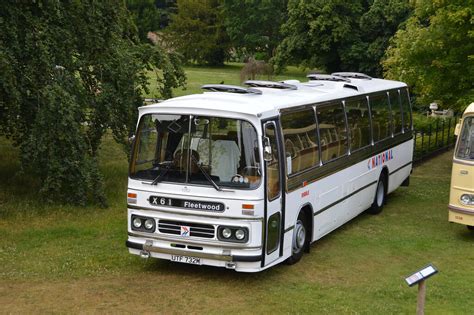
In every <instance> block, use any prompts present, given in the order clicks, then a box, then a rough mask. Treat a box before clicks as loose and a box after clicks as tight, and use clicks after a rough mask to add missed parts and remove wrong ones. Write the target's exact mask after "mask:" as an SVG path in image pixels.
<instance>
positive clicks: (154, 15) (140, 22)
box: [126, 0, 176, 41]
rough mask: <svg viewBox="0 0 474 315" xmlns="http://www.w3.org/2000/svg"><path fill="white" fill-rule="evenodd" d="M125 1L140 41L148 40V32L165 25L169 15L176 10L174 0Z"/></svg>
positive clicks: (160, 28)
mask: <svg viewBox="0 0 474 315" xmlns="http://www.w3.org/2000/svg"><path fill="white" fill-rule="evenodd" d="M126 3H127V9H128V10H129V11H130V12H131V14H132V16H133V20H134V22H135V25H136V26H137V28H138V36H139V37H140V39H141V40H142V41H148V39H147V34H148V32H155V31H159V30H162V29H164V28H165V27H167V26H168V24H169V22H170V15H171V14H173V13H175V12H176V0H126Z"/></svg>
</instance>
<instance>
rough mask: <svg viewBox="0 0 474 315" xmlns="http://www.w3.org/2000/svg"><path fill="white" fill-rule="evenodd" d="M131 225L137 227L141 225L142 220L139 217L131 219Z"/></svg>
mask: <svg viewBox="0 0 474 315" xmlns="http://www.w3.org/2000/svg"><path fill="white" fill-rule="evenodd" d="M132 222H133V226H134V227H136V228H137V229H138V228H139V227H141V226H142V220H141V219H140V218H135V219H133V221H132Z"/></svg>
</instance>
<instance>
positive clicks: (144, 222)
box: [131, 215, 156, 233]
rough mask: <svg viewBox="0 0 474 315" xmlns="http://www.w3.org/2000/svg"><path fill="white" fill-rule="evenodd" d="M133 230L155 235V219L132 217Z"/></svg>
mask: <svg viewBox="0 0 474 315" xmlns="http://www.w3.org/2000/svg"><path fill="white" fill-rule="evenodd" d="M131 221H132V224H131V225H132V230H133V231H139V232H147V233H153V232H155V228H156V224H155V219H153V218H150V217H142V216H138V215H132V217H131Z"/></svg>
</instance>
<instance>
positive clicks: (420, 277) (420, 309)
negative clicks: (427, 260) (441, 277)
mask: <svg viewBox="0 0 474 315" xmlns="http://www.w3.org/2000/svg"><path fill="white" fill-rule="evenodd" d="M436 273H438V270H437V269H436V268H435V267H434V266H433V265H431V264H429V265H428V266H426V267H425V268H423V269H421V270H419V271H417V272H415V273H414V274H412V275H410V276H408V277H407V278H405V281H406V283H407V284H408V286H410V287H412V286H414V285H415V284H418V300H417V303H416V314H417V315H424V314H425V298H426V282H425V280H426V279H428V278H429V277H431V276H432V275H434V274H436Z"/></svg>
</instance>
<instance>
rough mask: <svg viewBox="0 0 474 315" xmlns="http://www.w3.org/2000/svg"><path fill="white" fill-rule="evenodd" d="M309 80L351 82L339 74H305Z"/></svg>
mask: <svg viewBox="0 0 474 315" xmlns="http://www.w3.org/2000/svg"><path fill="white" fill-rule="evenodd" d="M306 77H307V78H308V79H309V80H310V81H334V82H351V80H349V79H346V78H344V77H341V76H335V75H331V74H308V75H307V76H306Z"/></svg>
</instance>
